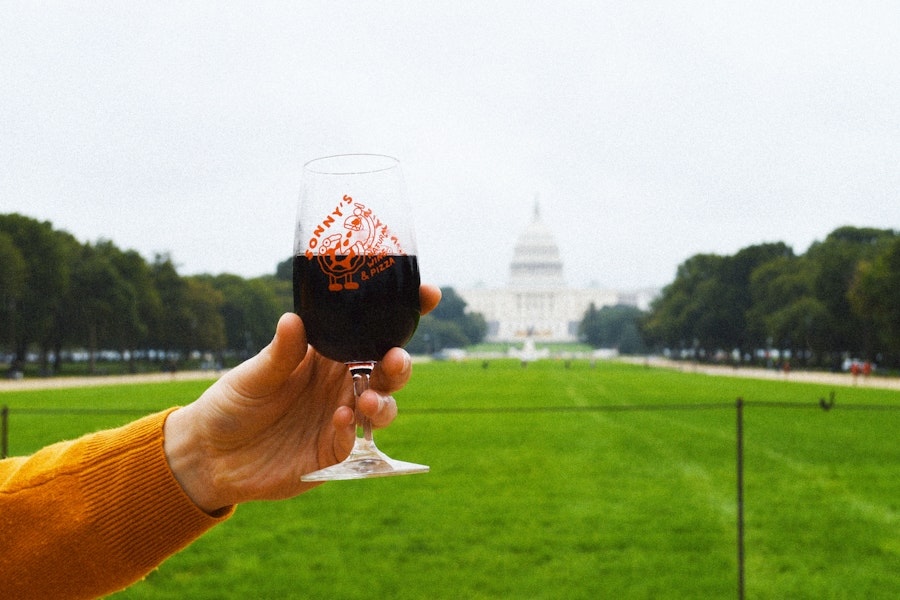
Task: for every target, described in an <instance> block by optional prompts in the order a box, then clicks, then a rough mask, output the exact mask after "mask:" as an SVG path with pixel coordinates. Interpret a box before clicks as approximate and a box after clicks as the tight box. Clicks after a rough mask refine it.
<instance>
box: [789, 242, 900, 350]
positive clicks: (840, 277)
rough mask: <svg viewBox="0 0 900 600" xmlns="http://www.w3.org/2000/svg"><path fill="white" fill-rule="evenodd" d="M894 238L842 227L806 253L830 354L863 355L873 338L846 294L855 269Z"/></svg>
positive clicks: (868, 325)
mask: <svg viewBox="0 0 900 600" xmlns="http://www.w3.org/2000/svg"><path fill="white" fill-rule="evenodd" d="M895 237H896V234H895V233H894V232H893V231H890V230H884V229H874V228H858V227H841V228H838V229H835V230H834V231H833V232H831V233H830V234H829V235H828V236H827V237H826V238H825V240H824V241H822V242H816V243H814V244H813V245H812V246H810V248H809V250H808V251H807V252H806V257H807V258H809V259H810V260H811V261H813V263H815V265H816V268H815V271H816V278H815V283H814V292H815V297H816V298H817V299H818V300H819V301H820V302H821V303H822V304H823V305H824V306H825V310H826V312H827V315H828V316H827V319H828V322H827V325H826V327H825V331H826V332H827V340H826V341H825V345H826V347H828V348H829V349H830V350H831V351H833V352H845V351H846V352H851V353H854V354H858V353H866V351H867V347H869V346H871V344H872V341H873V339H874V336H875V331H874V326H873V324H872V323H871V322H870V321H867V320H866V319H865V318H863V316H862V315H860V314H859V313H857V312H854V311H853V308H852V306H851V304H850V297H849V292H850V288H851V286H852V285H853V281H854V278H855V277H856V273H857V269H858V266H859V264H860V263H861V262H863V261H871V260H873V259H874V258H875V256H877V255H878V253H879V252H880V251H881V249H883V248H884V247H885V246H886V245H887V244H888V243H890V241H891V240H893V239H895Z"/></svg>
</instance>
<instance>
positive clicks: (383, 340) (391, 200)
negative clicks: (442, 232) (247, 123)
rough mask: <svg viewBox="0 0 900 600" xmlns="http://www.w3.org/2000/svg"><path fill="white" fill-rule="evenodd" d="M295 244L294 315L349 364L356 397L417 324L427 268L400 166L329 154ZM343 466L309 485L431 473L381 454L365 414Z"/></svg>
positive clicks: (303, 198)
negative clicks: (421, 284)
mask: <svg viewBox="0 0 900 600" xmlns="http://www.w3.org/2000/svg"><path fill="white" fill-rule="evenodd" d="M297 214H298V218H297V228H296V231H295V239H294V311H295V312H296V313H297V314H298V315H300V318H301V319H303V324H304V325H305V327H306V336H307V340H308V341H309V343H310V345H312V346H313V347H314V348H315V349H316V350H317V351H318V352H319V353H320V354H322V355H323V356H325V357H327V358H330V359H332V360H336V361H339V362H343V363H345V364H346V365H347V367H348V369H349V370H350V373H351V375H352V377H353V391H354V394H355V396H356V398H357V399H358V398H359V396H360V395H361V394H362V393H363V392H364V391H365V390H366V389H367V388H368V385H369V374H370V373H371V372H372V369H373V368H374V367H375V364H376V363H377V362H378V361H379V360H380V359H381V358H382V357H383V356H384V354H385V353H386V352H387V351H388V350H390V349H391V348H393V347H394V346H402V345H403V344H405V343H406V342H407V341H409V338H410V337H412V334H413V332H414V331H415V329H416V326H417V325H418V322H419V311H420V307H419V268H418V262H417V258H416V245H415V244H416V242H415V236H414V234H413V228H412V224H411V216H410V208H409V202H408V200H407V198H406V191H405V186H404V182H403V176H402V173H401V171H400V163H399V162H398V161H397V159H395V158H392V157H389V156H382V155H377V154H348V155H340V156H329V157H325V158H319V159H316V160H312V161H310V162H308V163H307V164H306V165H305V166H304V169H303V177H302V181H301V191H300V206H299V210H298V212H297ZM356 418H357V437H356V440H355V442H354V446H353V450H352V451H351V452H350V455H349V456H348V457H347V458H346V460H344V461H343V462H341V463H338V464H336V465H332V466H331V467H327V468H325V469H320V470H318V471H314V472H312V473H307V474H306V475H303V477H302V478H301V479H302V480H303V481H328V480H337V479H361V478H365V477H384V476H388V475H402V474H407V473H424V472H427V471H428V467H427V466H425V465H417V464H413V463H407V462H402V461H398V460H394V459H392V458H390V457H388V456H387V455H385V454H384V453H383V452H381V451H380V450H378V448H377V447H376V446H375V442H374V441H373V439H372V425H371V423H370V422H369V420H368V419H367V418H366V417H365V416H363V415H362V414H361V413H360V411H358V410H357V415H356Z"/></svg>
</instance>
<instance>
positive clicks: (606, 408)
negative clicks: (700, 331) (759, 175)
mask: <svg viewBox="0 0 900 600" xmlns="http://www.w3.org/2000/svg"><path fill="white" fill-rule="evenodd" d="M745 408H754V409H757V408H759V409H791V410H797V409H799V410H822V411H831V410H837V409H839V410H852V411H900V404H838V403H837V402H836V401H835V393H834V392H831V394H830V396H829V397H828V398H827V399H826V398H819V400H818V401H817V402H810V401H805V402H802V401H794V402H790V401H766V400H749V401H747V400H744V399H743V398H737V399H736V400H735V401H734V402H707V403H697V404H685V403H673V404H664V403H656V404H607V405H596V406H519V407H506V406H497V407H452V408H450V407H445V408H441V407H426V408H405V409H404V410H403V412H404V414H407V415H479V414H529V413H530V414H547V413H556V414H560V413H592V412H649V411H704V410H734V411H735V417H736V419H735V445H736V455H735V475H736V481H737V489H736V490H735V491H736V504H737V523H736V527H737V598H738V600H744V594H745V588H746V577H745V560H746V552H745V540H744V409H745ZM13 411H14V412H15V413H17V414H23V415H48V416H50V415H53V416H61V415H86V414H93V415H145V414H150V413H152V412H154V410H152V409H148V410H141V409H136V408H118V409H117V408H16V409H11V408H9V407H8V406H6V405H4V406H0V459H2V458H6V457H7V456H8V455H9V415H10V413H11V412H13Z"/></svg>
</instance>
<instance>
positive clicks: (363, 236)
mask: <svg viewBox="0 0 900 600" xmlns="http://www.w3.org/2000/svg"><path fill="white" fill-rule="evenodd" d="M404 254H406V253H405V252H403V248H402V247H401V245H400V240H399V239H397V236H395V235H394V234H393V233H392V232H391V230H390V229H389V228H388V226H387V224H385V223H382V222H381V219H379V218H378V216H377V215H375V214H374V213H373V212H372V209H371V208H368V207H367V206H366V205H365V204H362V203H361V202H355V201H354V200H353V198H352V197H350V196H346V195H345V196H344V197H343V198H342V199H341V202H340V203H339V204H338V205H337V206H336V207H335V209H334V210H333V211H331V214H329V215H328V216H327V217H325V218H324V219H323V220H322V222H321V223H319V225H318V226H317V227H316V228H315V230H314V231H313V235H312V237H311V238H309V243H308V244H307V246H306V258H308V259H310V260H312V259H313V257H316V258H317V259H318V262H319V266H320V267H321V268H322V271H324V272H325V273H326V274H327V275H328V289H329V290H330V291H332V292H339V291H341V290H356V289H359V282H360V281H367V280H369V279H371V278H372V277H375V276H376V275H378V274H379V273H381V272H382V271H384V270H385V269H388V268H390V267H391V266H392V265H393V264H394V256H398V255H400V256H402V255H404Z"/></svg>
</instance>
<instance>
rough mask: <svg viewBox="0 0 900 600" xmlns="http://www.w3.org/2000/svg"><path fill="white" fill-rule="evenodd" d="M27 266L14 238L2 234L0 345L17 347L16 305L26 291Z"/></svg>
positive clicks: (0, 238)
mask: <svg viewBox="0 0 900 600" xmlns="http://www.w3.org/2000/svg"><path fill="white" fill-rule="evenodd" d="M26 269H27V265H26V263H25V257H24V256H22V252H21V251H20V250H19V248H18V247H17V246H16V244H15V242H13V239H12V236H10V235H9V234H7V233H3V232H0V344H3V343H9V345H10V347H13V346H14V345H15V338H16V304H17V303H18V302H19V300H21V298H22V294H23V293H24V291H25V277H26Z"/></svg>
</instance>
